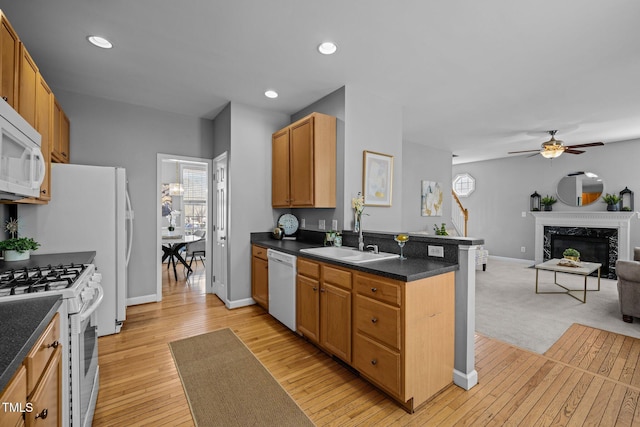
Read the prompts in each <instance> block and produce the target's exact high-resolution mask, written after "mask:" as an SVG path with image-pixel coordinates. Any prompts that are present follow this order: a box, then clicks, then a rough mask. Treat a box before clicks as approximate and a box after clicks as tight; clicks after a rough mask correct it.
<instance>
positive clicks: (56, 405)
mask: <svg viewBox="0 0 640 427" xmlns="http://www.w3.org/2000/svg"><path fill="white" fill-rule="evenodd" d="M61 388H62V348H61V347H57V348H56V349H55V351H54V353H53V355H52V356H51V359H50V360H49V362H48V365H47V367H46V369H45V370H44V371H43V372H42V375H41V378H40V381H39V382H38V386H37V387H36V389H35V390H34V392H33V394H32V395H31V397H30V398H29V402H30V403H31V409H32V410H31V412H27V413H26V414H25V421H26V426H27V427H32V426H38V427H40V426H52V427H53V426H60V425H62V411H61V408H62V401H61V393H60V390H61Z"/></svg>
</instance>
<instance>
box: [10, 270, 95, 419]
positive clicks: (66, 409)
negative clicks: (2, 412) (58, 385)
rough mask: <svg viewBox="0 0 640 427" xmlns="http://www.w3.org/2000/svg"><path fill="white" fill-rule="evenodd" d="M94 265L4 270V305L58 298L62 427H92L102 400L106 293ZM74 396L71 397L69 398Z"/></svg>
mask: <svg viewBox="0 0 640 427" xmlns="http://www.w3.org/2000/svg"><path fill="white" fill-rule="evenodd" d="M101 280H102V275H101V274H100V273H97V272H96V269H95V266H94V265H93V264H66V265H55V266H52V265H46V266H40V267H29V268H20V269H5V270H4V271H2V272H0V301H4V300H7V299H11V300H20V299H27V298H38V297H40V296H45V295H52V294H59V295H61V296H62V299H63V302H62V305H61V307H60V329H61V331H60V342H63V343H67V345H66V348H67V351H68V353H67V354H68V357H63V366H62V373H63V378H68V381H63V387H62V393H63V405H62V406H63V425H65V426H83V427H84V426H90V425H91V422H92V420H93V413H94V411H95V404H96V400H97V397H98V385H99V367H98V333H97V329H98V319H97V311H96V309H97V308H98V306H99V305H100V303H101V302H102V299H103V297H104V292H103V289H102V286H101V285H100V282H101ZM65 396H69V398H68V399H64V397H65Z"/></svg>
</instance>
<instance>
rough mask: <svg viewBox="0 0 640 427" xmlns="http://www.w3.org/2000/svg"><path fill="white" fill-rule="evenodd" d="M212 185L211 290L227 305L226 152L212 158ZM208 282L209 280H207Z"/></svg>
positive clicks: (227, 223) (227, 173)
mask: <svg viewBox="0 0 640 427" xmlns="http://www.w3.org/2000/svg"><path fill="white" fill-rule="evenodd" d="M213 169H214V173H213V186H214V187H215V198H214V204H215V208H214V210H213V212H212V214H213V224H214V225H213V227H211V228H212V229H213V230H212V234H213V235H214V238H213V240H214V243H213V266H214V267H213V269H214V272H215V274H214V279H213V290H212V292H213V293H215V294H216V295H217V296H218V298H220V299H221V300H222V302H224V303H225V305H227V306H228V303H229V295H228V292H229V289H228V286H227V285H228V283H227V280H228V273H227V271H228V270H227V253H228V250H229V246H228V245H229V242H228V240H227V236H228V230H229V221H228V214H229V207H228V200H229V185H228V177H229V170H228V169H229V168H228V162H227V153H226V152H224V153H223V154H221V155H220V156H218V157H216V158H215V159H213ZM207 283H209V282H207Z"/></svg>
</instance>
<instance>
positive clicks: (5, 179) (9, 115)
mask: <svg viewBox="0 0 640 427" xmlns="http://www.w3.org/2000/svg"><path fill="white" fill-rule="evenodd" d="M0 137H1V139H0V200H17V199H22V198H24V197H38V196H39V195H40V184H42V181H43V180H44V174H45V162H44V157H43V156H42V151H40V141H41V139H42V137H41V136H40V134H39V133H38V132H37V131H36V130H35V129H34V128H33V127H32V126H31V125H30V124H29V123H28V122H27V121H26V120H25V119H24V118H23V117H22V116H20V114H18V113H17V112H16V110H14V109H13V108H12V107H11V106H10V105H9V104H7V102H6V101H4V100H3V99H0Z"/></svg>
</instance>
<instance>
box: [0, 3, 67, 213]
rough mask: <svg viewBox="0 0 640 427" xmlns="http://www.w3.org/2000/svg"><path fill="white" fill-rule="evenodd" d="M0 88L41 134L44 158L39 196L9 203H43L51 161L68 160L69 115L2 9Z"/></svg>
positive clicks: (49, 185)
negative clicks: (43, 176)
mask: <svg viewBox="0 0 640 427" xmlns="http://www.w3.org/2000/svg"><path fill="white" fill-rule="evenodd" d="M0 90H1V91H2V93H0V96H1V97H2V98H4V99H5V100H6V101H7V103H8V104H9V105H11V106H12V107H13V108H14V109H15V110H16V111H17V112H18V113H19V114H20V115H21V116H22V117H23V118H24V119H25V120H26V121H27V122H29V124H31V126H33V127H34V128H35V129H36V130H37V131H38V132H39V133H40V135H42V143H41V147H40V150H41V151H42V155H43V157H44V159H45V179H44V181H43V183H42V186H41V187H40V197H37V198H34V197H30V198H25V199H20V200H15V201H11V203H47V202H48V201H49V200H50V199H51V194H50V188H51V178H50V176H49V172H50V170H51V162H58V163H69V129H70V125H69V119H68V117H67V116H66V114H65V113H64V111H63V110H62V108H61V107H60V104H58V101H57V100H56V99H55V97H54V95H53V93H52V92H51V89H49V85H47V82H46V81H45V80H44V77H43V76H42V74H41V73H40V71H39V69H38V66H37V65H36V63H35V61H34V60H33V59H32V58H31V55H29V52H28V51H27V48H26V46H25V45H24V44H23V43H21V42H20V39H19V38H18V36H17V34H16V32H15V31H14V30H13V27H11V24H10V23H9V21H8V20H7V17H6V16H4V14H3V13H2V11H0ZM2 203H6V201H3V202H2Z"/></svg>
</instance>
